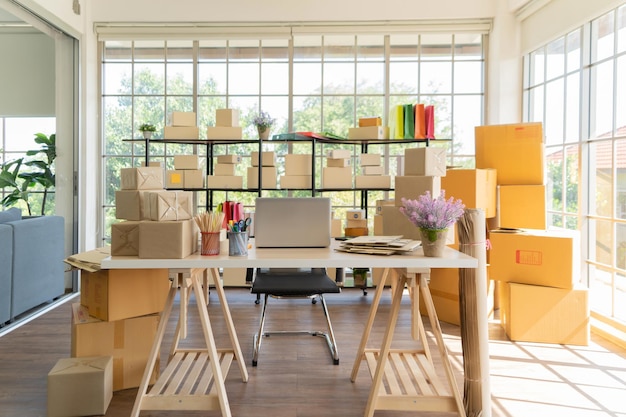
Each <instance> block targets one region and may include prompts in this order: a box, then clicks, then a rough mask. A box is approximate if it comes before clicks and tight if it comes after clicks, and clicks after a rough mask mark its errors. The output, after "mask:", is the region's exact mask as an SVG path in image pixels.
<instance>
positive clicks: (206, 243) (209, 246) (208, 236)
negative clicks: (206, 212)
mask: <svg viewBox="0 0 626 417" xmlns="http://www.w3.org/2000/svg"><path fill="white" fill-rule="evenodd" d="M201 233H202V242H201V243H200V254H201V255H219V254H220V232H201Z"/></svg>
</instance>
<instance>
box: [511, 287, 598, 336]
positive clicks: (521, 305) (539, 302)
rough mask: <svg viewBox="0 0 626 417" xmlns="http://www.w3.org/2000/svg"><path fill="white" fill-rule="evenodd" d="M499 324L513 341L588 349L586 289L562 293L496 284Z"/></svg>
mask: <svg viewBox="0 0 626 417" xmlns="http://www.w3.org/2000/svg"><path fill="white" fill-rule="evenodd" d="M499 293H500V321H501V324H502V327H503V328H504V330H505V332H506V334H507V336H508V337H509V338H510V339H511V340H514V341H521V342H540V343H559V344H565V345H580V346H587V345H589V337H590V336H589V334H590V329H589V318H590V313H589V294H588V290H587V289H586V288H584V289H583V288H580V289H578V288H576V289H562V288H550V287H543V286H539V285H525V284H518V283H513V282H510V283H500V291H499Z"/></svg>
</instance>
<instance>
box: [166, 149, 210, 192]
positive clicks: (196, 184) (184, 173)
mask: <svg viewBox="0 0 626 417" xmlns="http://www.w3.org/2000/svg"><path fill="white" fill-rule="evenodd" d="M165 178H166V180H165V186H166V187H167V188H202V187H203V186H204V181H203V175H202V169H200V158H199V157H198V155H175V156H174V169H173V170H168V171H167V172H166V173H165Z"/></svg>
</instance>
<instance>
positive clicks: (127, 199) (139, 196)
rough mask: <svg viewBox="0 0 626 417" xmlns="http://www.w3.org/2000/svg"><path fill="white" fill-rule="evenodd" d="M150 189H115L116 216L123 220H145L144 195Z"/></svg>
mask: <svg viewBox="0 0 626 417" xmlns="http://www.w3.org/2000/svg"><path fill="white" fill-rule="evenodd" d="M146 192H149V191H148V190H119V191H115V218H116V219H123V220H137V221H138V220H143V219H145V216H144V211H143V207H144V195H145V193H146Z"/></svg>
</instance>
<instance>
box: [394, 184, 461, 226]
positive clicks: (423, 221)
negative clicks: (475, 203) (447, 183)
mask: <svg viewBox="0 0 626 417" xmlns="http://www.w3.org/2000/svg"><path fill="white" fill-rule="evenodd" d="M464 208H465V205H464V204H463V202H462V201H461V200H459V199H456V200H455V199H454V198H453V197H450V198H449V199H448V200H446V192H445V190H441V194H440V195H439V197H437V198H433V197H432V196H431V194H430V191H426V193H425V194H422V195H421V196H419V197H418V199H417V200H409V199H406V198H402V207H400V212H401V213H402V214H404V215H405V216H407V218H408V219H409V221H410V222H411V223H413V224H414V225H415V226H417V227H419V228H420V229H428V230H444V229H447V228H449V227H450V226H452V225H453V224H454V222H456V221H457V220H458V219H459V218H460V217H461V216H462V215H463V212H464Z"/></svg>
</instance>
